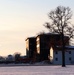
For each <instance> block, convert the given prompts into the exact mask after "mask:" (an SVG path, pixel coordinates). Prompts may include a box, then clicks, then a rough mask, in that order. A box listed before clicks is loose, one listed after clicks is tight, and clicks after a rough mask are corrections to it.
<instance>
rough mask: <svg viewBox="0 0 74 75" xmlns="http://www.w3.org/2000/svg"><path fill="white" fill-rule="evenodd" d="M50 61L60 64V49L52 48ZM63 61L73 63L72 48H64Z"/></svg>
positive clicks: (73, 51) (73, 54) (73, 53)
mask: <svg viewBox="0 0 74 75" xmlns="http://www.w3.org/2000/svg"><path fill="white" fill-rule="evenodd" d="M52 52H53V53H52V54H53V55H52V54H51V57H53V59H51V57H50V61H51V63H52V64H62V51H59V50H52ZM50 53H51V50H50ZM65 63H66V64H74V50H66V51H65Z"/></svg>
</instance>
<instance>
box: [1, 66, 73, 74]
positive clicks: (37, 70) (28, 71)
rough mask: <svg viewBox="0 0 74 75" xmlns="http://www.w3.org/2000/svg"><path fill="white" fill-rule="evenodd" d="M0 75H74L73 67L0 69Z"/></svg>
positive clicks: (15, 67) (16, 67)
mask: <svg viewBox="0 0 74 75" xmlns="http://www.w3.org/2000/svg"><path fill="white" fill-rule="evenodd" d="M0 75H74V65H66V67H61V66H60V65H59V66H14V67H13V66H10V67H4V66H3V67H0Z"/></svg>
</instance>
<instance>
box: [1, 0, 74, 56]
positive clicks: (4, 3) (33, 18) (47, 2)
mask: <svg viewBox="0 0 74 75" xmlns="http://www.w3.org/2000/svg"><path fill="white" fill-rule="evenodd" d="M59 5H62V6H69V7H70V8H71V10H72V11H73V14H74V0H0V55H3V56H5V55H8V54H14V53H15V52H21V54H22V55H24V54H25V39H26V38H27V37H29V36H34V35H36V34H37V33H39V32H41V31H47V29H45V28H44V26H43V24H44V23H45V22H46V21H49V19H48V16H47V14H48V12H50V10H52V9H55V8H56V7H57V6H59ZM72 21H73V19H72Z"/></svg>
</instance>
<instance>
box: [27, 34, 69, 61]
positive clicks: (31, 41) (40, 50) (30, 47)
mask: <svg viewBox="0 0 74 75" xmlns="http://www.w3.org/2000/svg"><path fill="white" fill-rule="evenodd" d="M64 40H65V42H67V43H65V44H66V46H68V45H69V41H68V40H69V38H68V37H67V36H65V37H64ZM57 46H62V40H61V35H60V34H52V33H47V34H45V33H43V34H39V35H37V36H36V37H29V38H27V39H26V54H27V57H28V58H32V59H33V60H35V61H43V60H49V56H50V55H49V54H50V48H51V47H53V49H54V50H55V49H56V48H57Z"/></svg>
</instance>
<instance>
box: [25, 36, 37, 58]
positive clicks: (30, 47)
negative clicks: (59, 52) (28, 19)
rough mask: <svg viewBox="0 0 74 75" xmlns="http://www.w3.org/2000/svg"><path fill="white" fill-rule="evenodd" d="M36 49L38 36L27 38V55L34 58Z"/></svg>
mask: <svg viewBox="0 0 74 75" xmlns="http://www.w3.org/2000/svg"><path fill="white" fill-rule="evenodd" d="M35 51H36V38H35V37H29V38H27V39H26V55H27V57H28V58H33V57H34V53H35Z"/></svg>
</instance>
